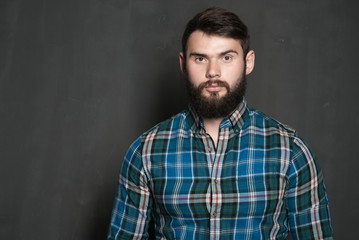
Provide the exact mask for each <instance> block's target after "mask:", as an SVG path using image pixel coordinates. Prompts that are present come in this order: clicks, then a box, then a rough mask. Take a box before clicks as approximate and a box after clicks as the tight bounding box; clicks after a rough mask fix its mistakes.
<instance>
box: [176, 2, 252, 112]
mask: <svg viewBox="0 0 359 240" xmlns="http://www.w3.org/2000/svg"><path fill="white" fill-rule="evenodd" d="M182 48H183V52H181V53H180V65H181V70H182V72H183V73H184V74H185V75H186V78H187V88H188V93H189V97H190V103H191V105H192V106H193V107H194V109H195V110H196V112H197V113H198V114H199V115H200V116H201V117H203V118H222V117H226V116H228V115H229V114H230V113H231V112H233V110H234V109H235V108H236V107H237V106H238V104H239V103H240V102H241V101H242V99H243V96H244V94H245V89H246V78H245V77H246V75H248V74H249V73H250V72H251V71H252V69H253V67H254V52H253V51H249V34H248V30H247V27H246V26H245V25H244V24H243V22H242V21H241V20H240V19H239V18H238V16H237V15H235V14H234V13H232V12H229V11H227V10H225V9H222V8H209V9H207V10H205V11H204V12H202V13H199V14H197V15H196V16H195V17H194V18H193V19H192V20H191V21H189V23H188V24H187V26H186V29H185V31H184V34H183V37H182Z"/></svg>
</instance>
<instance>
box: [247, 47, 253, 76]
mask: <svg viewBox="0 0 359 240" xmlns="http://www.w3.org/2000/svg"><path fill="white" fill-rule="evenodd" d="M254 62H255V53H254V51H253V50H250V51H249V52H248V53H247V56H246V75H248V74H250V73H251V72H252V71H253V68H254Z"/></svg>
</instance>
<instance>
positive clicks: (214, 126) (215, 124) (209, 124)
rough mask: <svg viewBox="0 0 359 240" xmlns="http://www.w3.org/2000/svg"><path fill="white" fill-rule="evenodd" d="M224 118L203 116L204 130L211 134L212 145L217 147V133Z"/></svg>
mask: <svg viewBox="0 0 359 240" xmlns="http://www.w3.org/2000/svg"><path fill="white" fill-rule="evenodd" d="M223 119H224V118H204V119H203V123H204V128H205V129H206V132H207V133H208V134H209V135H210V136H211V138H212V140H213V142H214V145H215V146H216V147H217V142H218V135H219V125H220V124H221V122H222V120H223Z"/></svg>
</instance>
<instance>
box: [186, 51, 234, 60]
mask: <svg viewBox="0 0 359 240" xmlns="http://www.w3.org/2000/svg"><path fill="white" fill-rule="evenodd" d="M228 53H234V54H237V55H238V52H237V51H235V50H232V49H230V50H227V51H224V52H221V53H219V54H218V55H219V56H224V55H226V54H228ZM189 56H190V57H192V56H196V57H205V58H207V57H208V55H207V54H204V53H197V52H191V53H190V54H189Z"/></svg>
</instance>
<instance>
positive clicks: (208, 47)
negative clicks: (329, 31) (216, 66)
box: [187, 30, 243, 54]
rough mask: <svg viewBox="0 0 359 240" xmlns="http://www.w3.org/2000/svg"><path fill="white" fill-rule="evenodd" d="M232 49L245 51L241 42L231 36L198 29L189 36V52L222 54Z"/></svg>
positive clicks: (239, 51)
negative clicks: (208, 32)
mask: <svg viewBox="0 0 359 240" xmlns="http://www.w3.org/2000/svg"><path fill="white" fill-rule="evenodd" d="M230 50H231V51H235V52H238V54H240V53H243V49H242V45H241V42H240V41H239V40H238V39H234V38H231V37H226V36H220V35H217V34H207V33H205V32H202V31H198V30H197V31H194V32H193V33H192V34H191V35H190V37H189V38H188V44H187V54H191V53H192V52H198V53H203V54H206V53H207V52H208V53H212V54H215V53H218V54H220V53H223V52H226V51H230Z"/></svg>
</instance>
